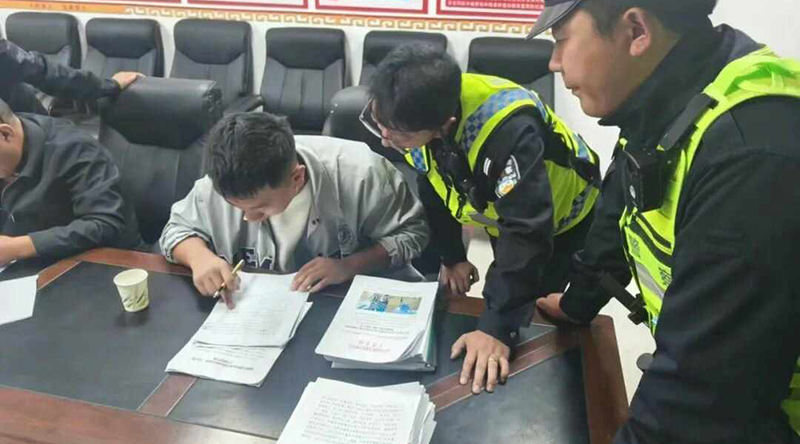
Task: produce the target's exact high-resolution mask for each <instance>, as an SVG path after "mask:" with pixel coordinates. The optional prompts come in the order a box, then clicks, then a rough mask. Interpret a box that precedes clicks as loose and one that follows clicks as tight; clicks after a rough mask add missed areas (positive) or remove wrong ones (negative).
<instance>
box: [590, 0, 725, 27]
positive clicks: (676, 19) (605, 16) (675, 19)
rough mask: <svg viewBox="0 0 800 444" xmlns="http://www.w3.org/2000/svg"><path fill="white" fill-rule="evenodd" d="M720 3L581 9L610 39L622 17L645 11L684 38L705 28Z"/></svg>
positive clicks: (639, 2)
mask: <svg viewBox="0 0 800 444" xmlns="http://www.w3.org/2000/svg"><path fill="white" fill-rule="evenodd" d="M716 6H717V0H584V1H583V2H582V3H581V5H580V7H579V9H582V10H584V11H586V12H588V13H589V15H591V16H592V18H593V19H594V22H595V26H596V27H597V31H598V32H599V33H600V35H604V36H607V35H609V34H610V33H611V31H612V30H613V29H614V25H616V23H617V21H618V20H619V18H620V17H622V14H624V13H625V11H627V10H628V9H631V8H637V7H638V8H642V9H644V10H646V11H648V12H650V13H651V14H653V15H655V16H656V17H657V18H658V20H660V21H661V23H662V24H664V26H666V27H667V28H668V29H669V30H671V31H672V32H675V33H677V34H679V35H684V34H686V33H688V32H691V31H692V30H693V29H696V28H699V27H702V26H705V25H706V24H707V23H709V21H708V16H709V15H711V13H712V12H714V8H716Z"/></svg>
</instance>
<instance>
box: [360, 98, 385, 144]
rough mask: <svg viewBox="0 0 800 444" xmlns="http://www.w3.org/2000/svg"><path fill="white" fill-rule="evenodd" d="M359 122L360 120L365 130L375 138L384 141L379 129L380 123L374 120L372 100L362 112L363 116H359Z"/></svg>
mask: <svg viewBox="0 0 800 444" xmlns="http://www.w3.org/2000/svg"><path fill="white" fill-rule="evenodd" d="M358 120H360V121H361V124H362V125H364V128H366V129H367V130H369V132H371V133H372V134H373V135H374V136H375V137H377V138H379V139H383V135H382V134H381V129H380V128H379V127H378V122H376V121H375V119H373V118H372V99H370V100H369V101H368V102H367V105H366V106H365V107H364V109H363V110H361V114H359V115H358Z"/></svg>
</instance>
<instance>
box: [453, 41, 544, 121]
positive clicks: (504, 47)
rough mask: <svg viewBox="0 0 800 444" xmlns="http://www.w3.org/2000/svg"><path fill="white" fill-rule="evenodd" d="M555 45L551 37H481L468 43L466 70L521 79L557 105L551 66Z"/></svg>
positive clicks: (517, 81) (519, 80)
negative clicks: (532, 38) (527, 38)
mask: <svg viewBox="0 0 800 444" xmlns="http://www.w3.org/2000/svg"><path fill="white" fill-rule="evenodd" d="M554 48H555V45H554V44H553V42H551V41H549V40H542V39H534V40H525V39H523V38H512V37H479V38H476V39H473V40H472V42H470V44H469V59H468V61H467V72H472V73H478V74H487V75H492V76H497V77H502V78H504V79H508V80H511V81H512V82H516V83H519V84H520V85H522V86H524V87H525V88H528V89H532V90H534V91H536V92H537V93H538V94H539V97H541V99H542V101H544V102H545V103H546V104H548V105H550V107H551V108H554V107H555V106H554V82H555V76H554V75H553V73H551V72H550V69H549V68H548V65H549V63H550V57H551V55H552V54H553V49H554Z"/></svg>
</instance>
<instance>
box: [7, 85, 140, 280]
mask: <svg viewBox="0 0 800 444" xmlns="http://www.w3.org/2000/svg"><path fill="white" fill-rule="evenodd" d="M119 181H120V174H119V170H118V169H117V166H116V165H115V164H114V162H113V161H112V160H111V156H110V155H109V153H108V152H107V151H106V150H105V148H103V147H102V146H101V145H100V144H99V143H98V142H97V141H96V140H94V139H93V138H92V137H91V136H90V135H89V134H87V133H84V132H83V131H81V130H79V129H78V128H76V127H75V126H74V125H72V124H71V123H69V122H67V121H64V120H59V119H53V118H50V117H45V116H37V115H31V114H20V115H15V114H14V113H13V112H12V111H11V109H10V108H9V107H8V105H7V104H6V103H5V102H3V101H2V100H0V267H2V266H4V265H7V264H9V263H11V262H13V261H16V260H22V259H27V258H32V257H41V258H44V259H45V260H55V259H58V258H62V257H66V256H70V255H74V254H77V253H80V252H82V251H85V250H88V249H91V248H95V247H101V246H115V247H122V248H130V247H135V246H138V244H139V243H140V239H139V234H138V227H137V224H136V219H135V217H134V215H133V210H132V207H129V206H126V205H125V204H124V202H123V199H122V194H121V191H120V184H119Z"/></svg>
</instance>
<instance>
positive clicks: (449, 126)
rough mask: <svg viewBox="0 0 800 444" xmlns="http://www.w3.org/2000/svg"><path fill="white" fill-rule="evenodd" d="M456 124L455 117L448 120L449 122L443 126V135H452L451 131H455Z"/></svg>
mask: <svg viewBox="0 0 800 444" xmlns="http://www.w3.org/2000/svg"><path fill="white" fill-rule="evenodd" d="M455 124H456V118H455V116H454V117H451V118H449V119H447V122H445V123H444V125H442V135H443V136H444V135H447V134H450V131H451V130H452V129H453V125H455Z"/></svg>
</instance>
